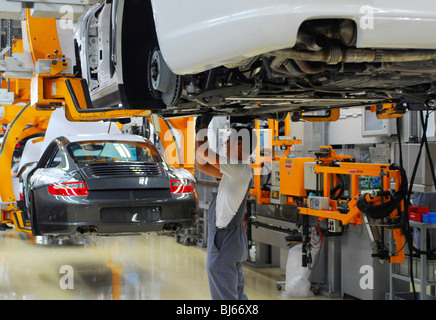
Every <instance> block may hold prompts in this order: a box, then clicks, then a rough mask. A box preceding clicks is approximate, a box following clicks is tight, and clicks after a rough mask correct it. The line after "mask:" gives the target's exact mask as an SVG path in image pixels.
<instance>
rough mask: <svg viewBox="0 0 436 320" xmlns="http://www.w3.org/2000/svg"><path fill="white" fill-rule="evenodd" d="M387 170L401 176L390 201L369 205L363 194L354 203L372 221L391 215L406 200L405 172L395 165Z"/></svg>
mask: <svg viewBox="0 0 436 320" xmlns="http://www.w3.org/2000/svg"><path fill="white" fill-rule="evenodd" d="M389 170H398V171H400V174H401V185H400V188H399V189H398V191H396V192H395V193H394V194H393V195H392V197H391V200H389V201H388V202H385V203H382V204H379V205H371V204H369V203H368V201H367V200H366V196H365V195H364V194H362V195H360V197H359V199H358V200H357V203H356V206H357V208H358V209H359V210H360V211H362V212H363V213H365V214H366V215H367V216H368V217H370V218H373V219H382V218H386V217H387V216H389V215H390V214H391V212H392V211H394V210H395V208H396V207H397V206H398V205H399V204H400V202H401V201H402V200H404V199H405V198H406V195H407V175H406V170H404V169H403V168H402V167H401V166H399V165H397V164H391V165H390V166H389Z"/></svg>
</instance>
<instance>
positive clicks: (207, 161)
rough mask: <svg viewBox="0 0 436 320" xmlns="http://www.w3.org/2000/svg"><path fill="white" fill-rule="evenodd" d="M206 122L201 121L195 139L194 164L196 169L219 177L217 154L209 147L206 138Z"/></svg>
mask: <svg viewBox="0 0 436 320" xmlns="http://www.w3.org/2000/svg"><path fill="white" fill-rule="evenodd" d="M207 127H208V122H206V123H202V124H201V125H200V126H199V127H198V130H197V136H196V139H195V165H196V168H197V169H198V170H200V171H201V172H204V173H206V174H208V175H210V176H212V177H215V178H217V179H221V177H222V173H221V172H220V165H219V156H218V154H216V153H215V152H213V151H212V150H210V148H209V141H208V139H207Z"/></svg>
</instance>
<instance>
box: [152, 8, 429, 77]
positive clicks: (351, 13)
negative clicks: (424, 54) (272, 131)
mask: <svg viewBox="0 0 436 320" xmlns="http://www.w3.org/2000/svg"><path fill="white" fill-rule="evenodd" d="M152 5H153V12H154V18H155V23H156V30H157V36H158V40H159V45H160V48H161V51H162V54H163V57H164V58H165V60H166V62H167V64H168V66H169V67H170V69H171V70H172V71H173V72H174V73H176V74H192V73H198V72H201V71H204V70H208V69H211V68H213V67H216V66H220V65H225V64H227V63H231V62H235V61H240V60H243V59H244V58H246V57H252V56H255V55H258V54H262V53H266V52H269V51H272V50H278V49H284V48H291V47H293V46H294V45H295V43H296V38H297V32H298V29H299V26H300V25H301V23H303V22H304V21H305V20H310V19H326V18H344V19H351V20H353V21H355V23H356V25H357V27H358V32H357V47H361V48H362V47H374V48H404V49H413V48H416V49H418V48H419V49H436V32H434V31H435V30H436V1H427V0H415V1H404V0H403V1H394V0H372V1H368V0H354V1H349V0H337V1H334V2H333V3H332V2H330V1H324V0H313V1H305V0H269V1H265V0H242V1H241V0H238V1H234V0H221V1H213V0H185V1H172V0H152ZM372 19H373V20H372ZM182 48H183V50H182Z"/></svg>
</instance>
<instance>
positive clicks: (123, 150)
mask: <svg viewBox="0 0 436 320" xmlns="http://www.w3.org/2000/svg"><path fill="white" fill-rule="evenodd" d="M67 149H68V151H69V152H70V154H71V156H72V157H73V159H74V161H75V162H76V163H88V162H124V161H129V162H131V161H139V162H161V161H162V160H161V157H160V155H159V153H158V152H157V150H156V149H155V148H154V146H153V145H151V144H149V143H146V142H130V141H127V142H126V141H83V142H73V143H70V144H69V145H68V146H67Z"/></svg>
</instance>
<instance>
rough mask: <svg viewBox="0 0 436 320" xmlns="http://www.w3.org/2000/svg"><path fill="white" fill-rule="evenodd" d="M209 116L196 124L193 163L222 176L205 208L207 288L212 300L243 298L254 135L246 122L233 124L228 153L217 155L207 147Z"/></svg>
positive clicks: (214, 175) (244, 298)
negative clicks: (246, 210)
mask: <svg viewBox="0 0 436 320" xmlns="http://www.w3.org/2000/svg"><path fill="white" fill-rule="evenodd" d="M210 120H211V118H210V117H208V119H205V117H204V116H203V117H202V118H200V119H199V120H197V121H199V122H198V125H197V126H196V127H197V132H199V133H197V138H196V167H197V169H198V170H200V171H202V172H204V173H206V174H208V175H211V176H213V177H215V178H217V179H220V180H221V181H220V184H219V187H218V192H217V193H216V195H215V197H214V198H213V200H212V201H211V204H210V207H209V211H208V239H207V272H208V279H209V288H210V293H211V297H212V299H213V300H246V299H248V298H247V295H246V294H245V291H244V273H243V262H244V261H245V260H246V258H247V251H248V250H247V248H248V246H247V235H246V231H245V227H244V217H245V205H246V201H247V196H248V190H249V186H250V182H251V179H252V172H251V165H250V161H249V156H250V154H251V153H252V151H253V149H254V148H255V146H256V141H255V140H256V138H255V135H254V134H253V133H252V130H251V129H249V128H248V127H247V126H238V124H236V125H232V126H231V127H232V130H231V133H230V135H229V137H228V139H227V141H226V143H227V157H224V156H221V155H218V154H217V153H215V152H213V151H212V150H210V148H209V142H208V139H207V134H206V132H207V127H208V124H209V122H210ZM200 129H203V130H200ZM200 132H202V134H200Z"/></svg>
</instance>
